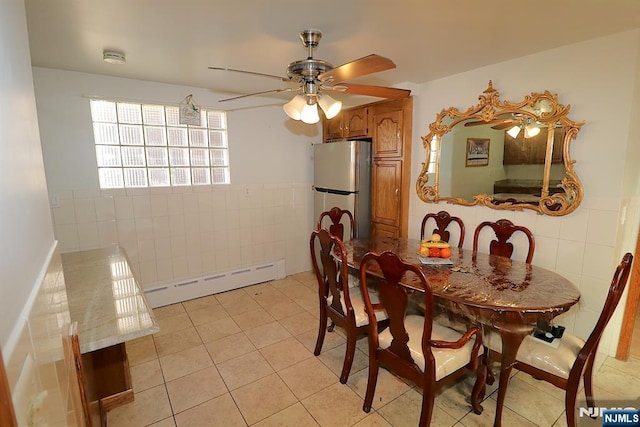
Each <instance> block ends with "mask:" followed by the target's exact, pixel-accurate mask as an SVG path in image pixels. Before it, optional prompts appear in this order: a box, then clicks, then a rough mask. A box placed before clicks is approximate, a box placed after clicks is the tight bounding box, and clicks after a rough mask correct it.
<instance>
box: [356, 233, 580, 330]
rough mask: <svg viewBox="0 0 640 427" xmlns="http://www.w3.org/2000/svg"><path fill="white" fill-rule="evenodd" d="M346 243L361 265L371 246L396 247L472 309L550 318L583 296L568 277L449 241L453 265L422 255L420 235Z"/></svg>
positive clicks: (439, 291) (440, 290)
mask: <svg viewBox="0 0 640 427" xmlns="http://www.w3.org/2000/svg"><path fill="white" fill-rule="evenodd" d="M344 244H345V249H346V252H347V264H348V265H349V266H350V267H353V268H355V269H359V268H360V261H361V260H362V257H363V256H364V255H365V253H367V252H369V251H373V252H376V253H381V252H384V251H392V252H395V253H396V254H398V255H399V256H400V257H401V258H402V259H404V260H405V261H407V262H413V263H416V264H420V265H421V266H422V270H423V271H424V273H425V275H426V277H427V279H428V280H429V283H430V284H431V288H432V291H433V294H434V297H436V298H440V299H444V300H447V301H448V302H452V303H454V304H455V305H456V306H458V307H459V308H461V307H464V311H467V312H469V311H471V312H472V313H474V314H480V312H485V313H484V314H485V315H486V314H487V313H486V311H489V312H492V313H494V314H495V313H496V312H499V313H504V312H512V314H515V313H518V314H519V316H523V315H525V316H526V314H531V315H532V316H526V317H531V319H530V320H532V321H533V320H535V319H539V318H541V317H545V318H547V319H549V320H550V319H551V318H553V317H555V316H557V315H558V314H560V313H563V312H565V311H567V310H568V309H569V308H570V307H571V306H572V305H574V304H576V303H577V302H578V300H579V299H580V292H579V291H578V289H577V288H576V287H575V286H574V285H573V283H571V282H570V281H569V280H567V279H566V278H564V277H563V276H561V275H560V274H558V273H555V272H553V271H550V270H547V269H545V268H542V267H537V266H535V265H531V264H526V263H525V262H523V261H516V260H511V259H509V258H505V257H501V256H496V255H489V254H485V253H474V252H473V251H471V250H465V249H459V248H457V247H451V258H450V259H451V261H452V262H453V265H427V264H422V263H421V261H420V259H419V254H418V250H419V248H420V240H416V239H403V238H388V237H377V238H367V239H353V240H349V241H346V242H344ZM403 283H404V284H405V285H407V286H410V287H414V288H415V289H420V288H421V285H420V284H419V282H418V281H417V278H416V280H411V278H406V280H403ZM514 312H515V313H514ZM469 314H471V313H469ZM541 315H543V316H541Z"/></svg>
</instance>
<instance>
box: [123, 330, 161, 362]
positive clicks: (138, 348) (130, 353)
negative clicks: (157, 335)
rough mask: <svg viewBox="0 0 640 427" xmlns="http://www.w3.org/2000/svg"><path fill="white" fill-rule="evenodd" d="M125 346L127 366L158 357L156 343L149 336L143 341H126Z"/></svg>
mask: <svg viewBox="0 0 640 427" xmlns="http://www.w3.org/2000/svg"><path fill="white" fill-rule="evenodd" d="M125 348H126V349H127V358H128V359H129V366H135V365H139V364H141V363H145V362H149V361H151V360H153V359H157V358H158V354H157V353H156V345H155V343H154V341H153V338H151V337H149V339H145V340H143V341H136V342H128V343H126V344H125Z"/></svg>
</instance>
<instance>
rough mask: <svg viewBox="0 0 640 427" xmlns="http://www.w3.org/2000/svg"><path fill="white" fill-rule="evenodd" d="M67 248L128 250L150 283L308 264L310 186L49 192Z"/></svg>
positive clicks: (63, 245)
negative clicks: (277, 263)
mask: <svg viewBox="0 0 640 427" xmlns="http://www.w3.org/2000/svg"><path fill="white" fill-rule="evenodd" d="M50 198H51V202H52V203H51V204H52V208H51V212H52V215H53V222H54V232H55V236H56V239H57V240H58V241H59V244H60V250H61V251H62V252H72V251H77V250H84V249H93V248H98V247H104V246H108V245H112V244H119V245H120V246H122V247H124V249H125V250H126V252H127V255H128V257H129V261H130V264H131V267H132V268H133V270H134V274H135V275H136V277H137V278H138V280H139V282H140V285H141V286H142V287H143V288H145V289H148V288H153V287H156V286H158V285H162V284H170V283H175V282H177V281H182V280H185V279H191V278H197V277H201V276H203V275H205V274H210V273H215V272H221V271H228V270H233V269H237V268H240V267H246V266H251V265H255V264H260V263H263V262H268V261H274V260H278V259H284V260H285V268H286V273H287V274H292V273H297V272H301V271H306V270H309V269H310V268H311V264H310V261H309V256H308V249H307V247H308V241H309V233H310V230H312V228H313V218H312V216H313V213H312V207H311V187H310V185H309V184H286V185H253V186H239V185H229V186H199V187H173V188H157V189H128V190H103V191H100V190H73V191H62V192H58V193H54V194H50Z"/></svg>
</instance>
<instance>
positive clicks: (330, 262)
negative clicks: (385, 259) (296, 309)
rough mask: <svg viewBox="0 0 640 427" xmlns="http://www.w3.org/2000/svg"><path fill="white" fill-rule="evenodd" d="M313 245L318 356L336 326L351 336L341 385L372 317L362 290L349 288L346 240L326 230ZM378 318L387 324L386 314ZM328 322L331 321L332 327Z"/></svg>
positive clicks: (314, 234) (314, 237)
mask: <svg viewBox="0 0 640 427" xmlns="http://www.w3.org/2000/svg"><path fill="white" fill-rule="evenodd" d="M309 245H310V249H311V263H312V264H313V271H314V273H315V275H316V279H317V281H318V297H319V301H320V325H319V329H318V338H317V340H316V347H315V350H314V352H313V354H315V355H316V356H318V355H319V354H320V352H321V351H322V345H323V343H324V337H325V333H326V332H327V331H329V332H332V331H333V330H334V328H335V326H336V325H338V326H340V327H342V328H343V329H344V330H345V333H346V335H347V349H346V353H345V357H344V363H343V366H342V373H341V374H340V382H341V383H343V384H345V383H346V382H347V379H348V378H349V372H350V371H351V365H352V364H353V358H354V356H355V350H356V338H357V337H358V336H360V335H362V334H366V333H367V331H368V324H369V318H368V317H367V314H366V313H365V312H364V301H363V299H362V293H361V291H360V287H355V288H351V287H349V285H348V281H349V278H348V273H347V271H348V269H347V253H346V251H345V248H344V244H343V243H342V240H340V239H339V238H338V237H337V236H335V235H333V234H332V233H330V232H329V231H327V230H326V229H324V228H323V229H320V230H315V231H313V232H312V233H311V240H310V242H309ZM376 315H377V319H378V320H377V322H383V323H384V322H385V321H386V318H387V315H386V313H385V312H384V311H379V312H377V313H376ZM327 319H331V325H330V326H329V327H327ZM377 322H376V323H377ZM374 329H375V327H374Z"/></svg>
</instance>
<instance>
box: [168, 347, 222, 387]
mask: <svg viewBox="0 0 640 427" xmlns="http://www.w3.org/2000/svg"><path fill="white" fill-rule="evenodd" d="M212 365H213V362H212V361H211V357H210V356H209V353H208V352H207V350H206V349H205V347H204V346H203V345H199V346H197V347H192V348H189V349H187V350H183V351H179V352H177V353H173V354H169V355H167V356H163V357H161V358H160V366H161V367H162V373H163V375H164V379H165V381H171V380H175V379H176V378H180V377H184V376H185V375H189V374H191V373H193V372H196V371H199V370H201V369H204V368H208V367H209V366H212Z"/></svg>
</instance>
